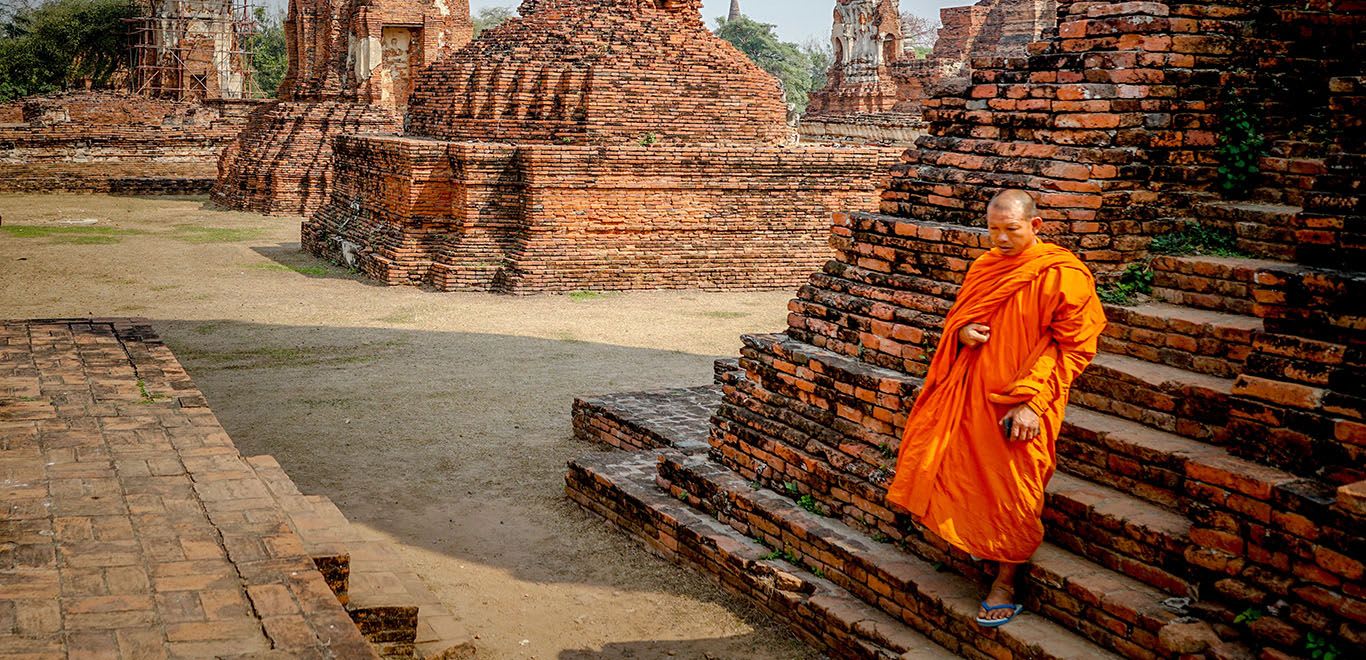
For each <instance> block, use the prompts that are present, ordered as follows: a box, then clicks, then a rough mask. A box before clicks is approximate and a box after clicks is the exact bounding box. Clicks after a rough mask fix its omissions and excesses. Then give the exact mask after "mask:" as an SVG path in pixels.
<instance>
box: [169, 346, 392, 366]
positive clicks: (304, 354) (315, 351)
mask: <svg viewBox="0 0 1366 660" xmlns="http://www.w3.org/2000/svg"><path fill="white" fill-rule="evenodd" d="M402 343H403V342H400V341H387V342H380V343H376V344H361V345H357V346H308V347H289V346H260V347H255V348H247V349H242V350H233V351H195V350H193V349H191V350H182V351H180V354H181V356H182V357H184V358H185V359H187V360H195V361H199V362H202V363H204V366H205V367H206V368H209V369H221V370H225V371H228V370H237V369H288V368H293V367H307V366H319V365H320V366H344V365H355V364H368V363H371V362H374V361H376V360H379V359H380V358H382V357H384V354H385V353H387V352H388V351H389V349H392V348H394V347H397V346H400V345H402Z"/></svg>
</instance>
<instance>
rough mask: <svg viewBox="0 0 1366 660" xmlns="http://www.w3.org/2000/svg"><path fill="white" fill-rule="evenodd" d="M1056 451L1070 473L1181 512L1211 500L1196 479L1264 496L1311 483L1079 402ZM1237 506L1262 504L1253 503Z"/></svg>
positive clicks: (1066, 420)
mask: <svg viewBox="0 0 1366 660" xmlns="http://www.w3.org/2000/svg"><path fill="white" fill-rule="evenodd" d="M1057 450H1058V458H1059V465H1060V467H1062V468H1063V469H1064V470H1066V471H1067V472H1070V473H1072V474H1075V475H1077V476H1080V477H1082V478H1084V479H1086V480H1088V481H1091V482H1093V483H1097V484H1103V485H1105V486H1109V487H1110V488H1113V489H1115V490H1117V491H1120V492H1124V493H1128V494H1131V495H1134V496H1136V497H1139V498H1142V499H1145V500H1147V501H1149V502H1152V503H1155V504H1158V505H1161V506H1163V507H1165V508H1169V509H1174V510H1179V511H1188V510H1189V508H1190V507H1191V506H1192V505H1200V504H1206V503H1202V502H1200V501H1199V500H1200V498H1201V497H1202V496H1203V493H1202V491H1201V489H1200V488H1198V487H1193V486H1192V485H1191V484H1190V483H1189V481H1191V480H1195V481H1200V482H1203V483H1212V484H1218V485H1222V486H1226V487H1228V488H1231V489H1233V490H1234V491H1235V492H1236V493H1240V494H1241V495H1240V496H1252V497H1254V498H1263V499H1264V498H1265V497H1267V496H1268V494H1269V493H1271V492H1272V491H1273V490H1275V489H1276V488H1277V487H1278V486H1280V485H1284V484H1290V483H1301V484H1304V483H1308V482H1309V481H1310V480H1306V479H1302V478H1299V477H1297V476H1295V475H1292V474H1290V473H1288V472H1285V471H1283V470H1279V469H1276V468H1274V467H1269V466H1266V465H1262V464H1260V463H1256V462H1253V461H1249V460H1246V459H1242V458H1238V457H1236V456H1233V455H1232V454H1230V453H1229V452H1228V451H1227V450H1225V449H1223V448H1221V447H1217V446H1214V445H1209V444H1206V443H1203V442H1196V441H1194V440H1190V439H1187V438H1183V437H1181V436H1179V435H1175V434H1172V433H1166V432H1163V431H1158V430H1156V429H1153V428H1150V427H1147V426H1143V425H1141V424H1137V423H1135V422H1131V421H1129V420H1125V419H1121V418H1118V417H1115V416H1112V415H1106V414H1103V413H1098V412H1095V411H1092V410H1086V409H1084V408H1078V407H1076V406H1071V407H1069V408H1068V411H1067V417H1066V419H1065V420H1064V422H1063V432H1062V435H1061V437H1060V438H1059V439H1058V445H1057ZM1224 503H1225V502H1220V504H1224ZM1234 504H1235V505H1236V506H1241V507H1243V508H1248V509H1253V508H1257V507H1256V505H1255V504H1254V503H1251V502H1250V501H1244V502H1243V503H1242V504H1238V503H1234Z"/></svg>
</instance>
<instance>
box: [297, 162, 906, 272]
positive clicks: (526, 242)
mask: <svg viewBox="0 0 1366 660" xmlns="http://www.w3.org/2000/svg"><path fill="white" fill-rule="evenodd" d="M336 154H337V158H336V160H337V162H336V176H337V179H336V181H335V184H334V185H333V191H332V196H331V201H330V202H329V203H328V204H327V206H325V207H324V208H323V209H322V210H320V211H319V212H318V213H317V214H316V215H315V216H314V217H313V218H311V219H310V220H309V221H308V222H306V223H305V224H304V228H303V244H304V247H305V248H307V249H308V250H309V251H310V252H312V253H314V254H316V255H319V256H322V257H326V258H330V259H333V260H337V261H344V262H346V263H347V264H348V265H352V266H354V267H356V268H359V269H360V270H361V271H363V272H364V273H366V274H367V275H368V276H370V277H372V278H374V279H377V280H379V281H382V282H385V283H387V284H409V285H418V284H429V285H432V286H435V287H436V288H438V289H441V290H445V291H450V290H479V291H499V292H510V293H533V292H545V291H573V290H576V289H609V290H610V289H669V288H701V289H713V290H719V289H764V288H768V289H773V288H785V287H791V286H795V285H796V284H797V283H799V282H800V281H802V280H803V279H805V277H806V274H807V273H809V272H810V271H811V270H813V269H815V268H819V267H820V264H822V263H824V262H825V261H826V260H827V259H828V258H829V256H830V252H829V249H828V248H827V247H826V243H827V237H828V235H829V230H830V218H831V216H832V215H833V213H834V212H835V211H836V210H838V209H841V208H871V207H872V206H875V205H876V203H877V201H876V200H877V195H878V191H879V185H880V183H881V176H882V175H881V172H882V171H885V169H886V167H887V166H888V164H889V162H890V160H891V159H892V158H893V154H892V150H879V149H874V148H831V147H768V146H740V145H692V146H664V145H655V146H615V147H611V146H601V147H579V146H560V145H533V144H528V145H513V144H492V143H463V142H438V141H434V140H430V139H419V138H409V137H391V136H345V137H342V138H339V139H338V140H337V141H336Z"/></svg>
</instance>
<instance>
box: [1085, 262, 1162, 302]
mask: <svg viewBox="0 0 1366 660" xmlns="http://www.w3.org/2000/svg"><path fill="white" fill-rule="evenodd" d="M1152 292H1153V270H1152V268H1150V267H1149V266H1148V264H1146V263H1141V262H1140V263H1132V264H1129V267H1128V268H1125V269H1124V272H1123V273H1121V274H1120V276H1119V279H1118V280H1116V281H1114V282H1112V283H1110V284H1107V285H1105V286H1102V287H1099V288H1098V289H1096V293H1097V295H1099V296H1100V300H1101V302H1106V303H1110V304H1112V305H1128V304H1130V303H1132V302H1134V299H1135V298H1137V297H1138V296H1140V295H1145V296H1146V295H1148V294H1151V293H1152Z"/></svg>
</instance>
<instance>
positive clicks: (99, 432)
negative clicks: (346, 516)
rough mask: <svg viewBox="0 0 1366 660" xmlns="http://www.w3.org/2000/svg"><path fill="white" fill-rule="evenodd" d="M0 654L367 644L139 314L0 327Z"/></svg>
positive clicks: (369, 653)
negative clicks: (135, 317)
mask: <svg viewBox="0 0 1366 660" xmlns="http://www.w3.org/2000/svg"><path fill="white" fill-rule="evenodd" d="M0 498H2V499H0V501H3V503H4V504H3V507H2V508H0V658H17V657H24V658H49V657H51V658H59V657H67V658H87V657H88V658H119V657H122V658H164V657H280V658H286V657H287V658H310V657H315V658H323V657H344V658H353V657H354V658H373V657H375V652H374V651H373V650H372V649H371V647H370V646H369V645H368V644H367V643H366V641H365V640H364V639H363V638H362V637H361V634H360V632H359V631H358V630H357V628H356V626H355V625H354V624H353V623H352V621H351V618H350V617H348V615H347V611H346V610H345V609H344V608H343V606H342V604H341V603H340V602H339V601H338V599H337V597H336V596H335V595H334V594H333V592H332V590H331V589H329V588H328V584H327V582H326V581H324V579H323V577H322V574H321V573H319V572H318V570H316V568H315V567H314V563H313V560H312V559H311V558H310V557H309V555H308V554H307V552H306V551H305V549H304V545H303V543H302V541H301V540H300V538H299V536H298V535H297V534H296V533H295V532H294V531H293V530H292V529H291V527H290V526H289V523H288V521H287V518H286V515H285V513H284V511H283V510H282V509H281V508H280V506H279V504H277V502H276V500H275V499H274V498H273V497H272V496H271V493H270V491H269V490H268V489H267V487H266V485H265V484H264V483H263V482H262V481H261V479H260V478H258V477H257V475H256V473H255V472H254V471H253V469H252V467H251V466H250V465H249V464H248V463H247V462H246V461H244V460H243V458H242V456H241V455H239V454H238V452H237V449H236V447H234V446H233V443H232V440H231V439H230V438H229V437H228V435H227V433H225V432H224V430H223V428H222V427H221V426H220V425H219V423H218V421H217V419H216V418H215V417H214V414H213V412H212V411H210V410H209V409H208V407H207V406H206V402H205V400H204V397H203V395H202V394H200V392H199V390H198V389H196V388H195V386H194V384H193V382H192V381H191V380H190V378H189V376H188V375H187V374H186V373H185V370H184V369H183V368H182V367H181V366H180V364H179V363H178V362H177V361H176V359H175V357H174V356H173V355H171V353H170V351H169V350H168V349H167V348H166V347H165V346H164V345H163V344H162V343H161V342H160V341H159V340H158V339H157V338H156V337H155V335H154V334H153V333H152V332H151V329H150V328H149V327H148V326H146V325H145V324H141V323H137V322H133V321H125V320H90V319H82V320H54V321H6V322H4V323H3V326H0Z"/></svg>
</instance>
